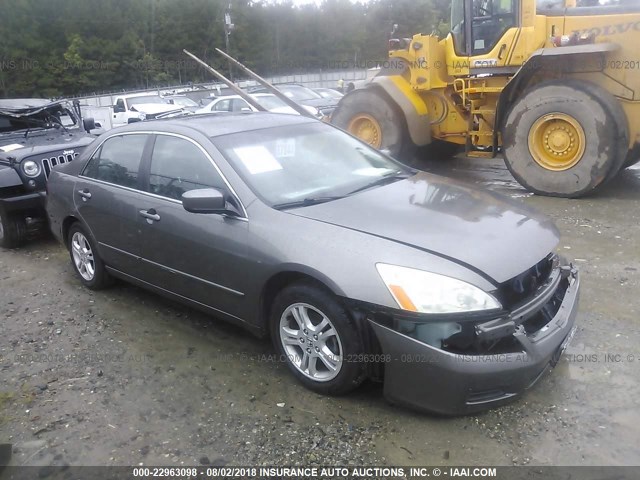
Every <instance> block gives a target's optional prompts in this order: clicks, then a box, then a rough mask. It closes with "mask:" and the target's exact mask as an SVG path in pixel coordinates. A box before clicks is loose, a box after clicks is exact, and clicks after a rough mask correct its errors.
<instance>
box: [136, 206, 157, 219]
mask: <svg viewBox="0 0 640 480" xmlns="http://www.w3.org/2000/svg"><path fill="white" fill-rule="evenodd" d="M140 215H142V216H143V217H144V218H146V219H147V220H152V221H154V222H159V221H160V215H158V214H157V213H156V211H155V210H154V209H153V208H150V209H149V210H140Z"/></svg>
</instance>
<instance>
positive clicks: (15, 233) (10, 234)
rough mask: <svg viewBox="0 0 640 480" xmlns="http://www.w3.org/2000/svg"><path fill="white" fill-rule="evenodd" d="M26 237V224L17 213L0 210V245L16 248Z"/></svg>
mask: <svg viewBox="0 0 640 480" xmlns="http://www.w3.org/2000/svg"><path fill="white" fill-rule="evenodd" d="M26 239H27V225H26V222H25V221H24V218H22V217H21V216H19V215H15V214H13V215H12V214H9V213H6V212H2V211H0V247H2V248H17V247H19V246H21V245H23V244H24V242H25V241H26Z"/></svg>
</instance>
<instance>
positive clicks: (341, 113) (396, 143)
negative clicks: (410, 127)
mask: <svg viewBox="0 0 640 480" xmlns="http://www.w3.org/2000/svg"><path fill="white" fill-rule="evenodd" d="M331 123H332V124H334V125H336V126H337V127H340V128H342V129H343V130H346V131H347V132H349V133H350V134H351V135H353V136H354V137H357V138H359V139H360V140H362V141H363V142H365V143H368V144H369V145H371V146H372V147H374V148H377V149H378V150H382V149H386V150H387V151H388V152H389V154H390V155H391V156H392V157H399V156H400V155H406V154H407V153H409V152H410V150H411V149H412V147H413V143H412V142H411V140H410V139H409V134H408V132H407V127H406V122H405V119H404V117H403V116H402V114H401V113H400V110H399V109H398V107H397V106H396V105H394V104H393V103H392V102H391V100H389V99H388V98H387V97H386V96H385V94H383V93H381V92H379V91H378V90H377V89H374V88H362V89H358V90H353V91H352V92H350V93H348V94H347V95H345V96H344V97H342V99H341V100H340V103H339V104H338V107H337V108H336V110H335V111H334V112H333V114H332V116H331Z"/></svg>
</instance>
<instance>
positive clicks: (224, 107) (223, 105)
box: [213, 99, 231, 112]
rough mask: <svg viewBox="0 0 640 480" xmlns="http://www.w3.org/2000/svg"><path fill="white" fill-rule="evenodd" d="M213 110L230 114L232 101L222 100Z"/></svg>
mask: <svg viewBox="0 0 640 480" xmlns="http://www.w3.org/2000/svg"><path fill="white" fill-rule="evenodd" d="M213 110H215V111H216V112H230V111H231V100H228V99H227V100H222V101H220V102H218V103H216V104H215V105H214V106H213Z"/></svg>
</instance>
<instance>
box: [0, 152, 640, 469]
mask: <svg viewBox="0 0 640 480" xmlns="http://www.w3.org/2000/svg"><path fill="white" fill-rule="evenodd" d="M428 168H429V169H432V170H435V171H442V172H443V173H446V174H448V175H451V176H455V177H459V178H462V179H466V180H469V181H471V182H473V183H476V184H481V185H486V186H488V187H490V188H492V189H495V190H497V191H501V192H503V193H507V194H509V195H511V196H514V197H518V198H521V199H522V201H524V202H525V203H528V204H530V205H533V206H535V207H537V208H539V209H541V210H543V211H544V212H546V213H547V214H549V215H550V216H551V217H552V218H553V219H554V220H555V221H556V222H557V224H558V226H559V228H560V230H561V231H562V234H563V239H562V243H561V245H560V251H561V252H562V253H563V254H564V255H566V256H568V257H569V258H572V259H574V261H575V263H576V264H577V265H578V266H579V267H580V269H581V272H582V282H583V284H582V285H583V290H582V301H581V311H580V313H579V317H578V320H577V322H578V331H577V334H576V336H575V337H574V340H573V341H572V343H571V345H570V347H569V349H568V350H567V354H566V355H565V357H564V358H563V360H562V361H561V362H560V364H559V365H558V366H557V367H556V369H555V370H554V371H553V372H552V374H550V375H548V376H546V377H545V378H543V379H542V380H541V381H540V382H539V384H538V385H536V387H535V388H534V389H533V390H532V391H530V392H529V393H528V394H527V395H526V396H525V397H524V398H522V399H521V400H519V401H517V402H516V403H513V404H511V405H509V406H506V407H503V408H500V409H496V410H492V411H489V412H487V413H484V414H481V415H476V416H467V417H460V418H440V417H434V416H429V415H424V414H418V413H414V412H411V411H408V410H406V409H403V408H398V407H393V406H390V405H388V404H387V403H386V402H385V401H384V399H383V398H382V389H381V387H380V385H376V384H365V385H363V387H362V388H360V389H359V390H358V391H357V392H355V393H353V394H350V395H348V396H345V397H339V398H329V397H322V396H319V395H317V394H314V393H312V392H309V391H308V390H305V389H304V388H303V387H301V386H300V385H299V384H297V383H296V382H295V380H294V379H293V377H292V376H291V375H290V374H289V373H288V371H287V369H286V367H285V366H284V365H282V364H279V363H276V362H273V361H271V359H270V357H269V355H270V354H272V353H273V350H272V348H271V345H270V344H269V343H268V342H265V341H262V340H258V339H255V338H253V337H251V336H249V335H248V334H246V333H245V332H244V331H242V330H240V329H238V328H236V327H233V326H230V325H227V324H225V323H223V322H221V321H217V320H216V319H213V318H211V317H207V316H205V315H202V314H200V313H198V312H196V311H193V310H191V309H189V308H186V307H183V306H180V305H177V304H174V303H171V302H168V301H166V300H164V299H162V298H160V297H158V296H156V295H153V294H150V293H147V292H145V291H143V290H140V289H138V288H135V287H132V286H130V285H126V284H124V283H119V284H117V285H116V286H114V287H113V288H111V289H109V290H106V291H101V292H91V291H89V290H86V289H84V288H82V287H81V285H80V284H79V282H78V281H77V280H76V279H75V278H74V276H73V272H72V268H71V265H70V263H69V258H68V254H67V252H66V251H65V250H64V249H63V248H62V247H61V246H59V245H58V244H57V243H55V242H54V240H52V239H51V238H50V237H44V238H40V239H37V240H34V241H33V242H31V243H30V244H29V245H28V246H26V247H25V248H22V249H20V250H10V251H9V250H0V285H1V287H0V319H1V321H2V340H0V372H1V380H2V382H1V383H0V443H10V444H12V445H13V457H12V460H11V464H12V465H63V464H70V465H138V464H144V465H209V464H211V465H248V464H269V465H363V464H364V465H460V464H466V465H475V464H478V465H480V464H484V465H487V464H489V465H527V464H529V465H553V464H560V465H637V464H638V463H639V462H640V453H639V450H638V445H639V444H640V414H639V413H638V409H637V399H638V398H640V348H639V347H638V345H639V344H640V342H639V341H638V340H639V337H640V334H639V333H638V332H639V330H638V328H637V325H638V311H639V307H640V299H639V297H638V291H639V288H638V287H639V284H640V281H639V278H640V277H639V275H640V273H639V271H640V242H639V240H638V238H639V237H640V170H628V171H626V172H623V173H622V174H621V175H620V176H619V178H617V179H616V180H615V181H614V182H612V183H611V184H610V185H609V186H608V187H607V188H606V189H605V190H603V191H602V192H601V193H600V194H599V195H598V196H594V197H591V198H586V199H581V200H565V199H552V198H544V197H535V196H532V195H529V194H527V193H526V192H524V191H523V190H522V189H521V188H520V187H518V186H517V184H515V182H514V181H513V179H512V178H511V177H510V176H509V174H508V173H507V172H506V170H505V169H504V167H503V166H502V165H501V163H500V162H499V161H486V160H466V159H459V160H455V161H453V162H450V163H448V164H446V165H441V164H437V165H430V166H429V167H428Z"/></svg>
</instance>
